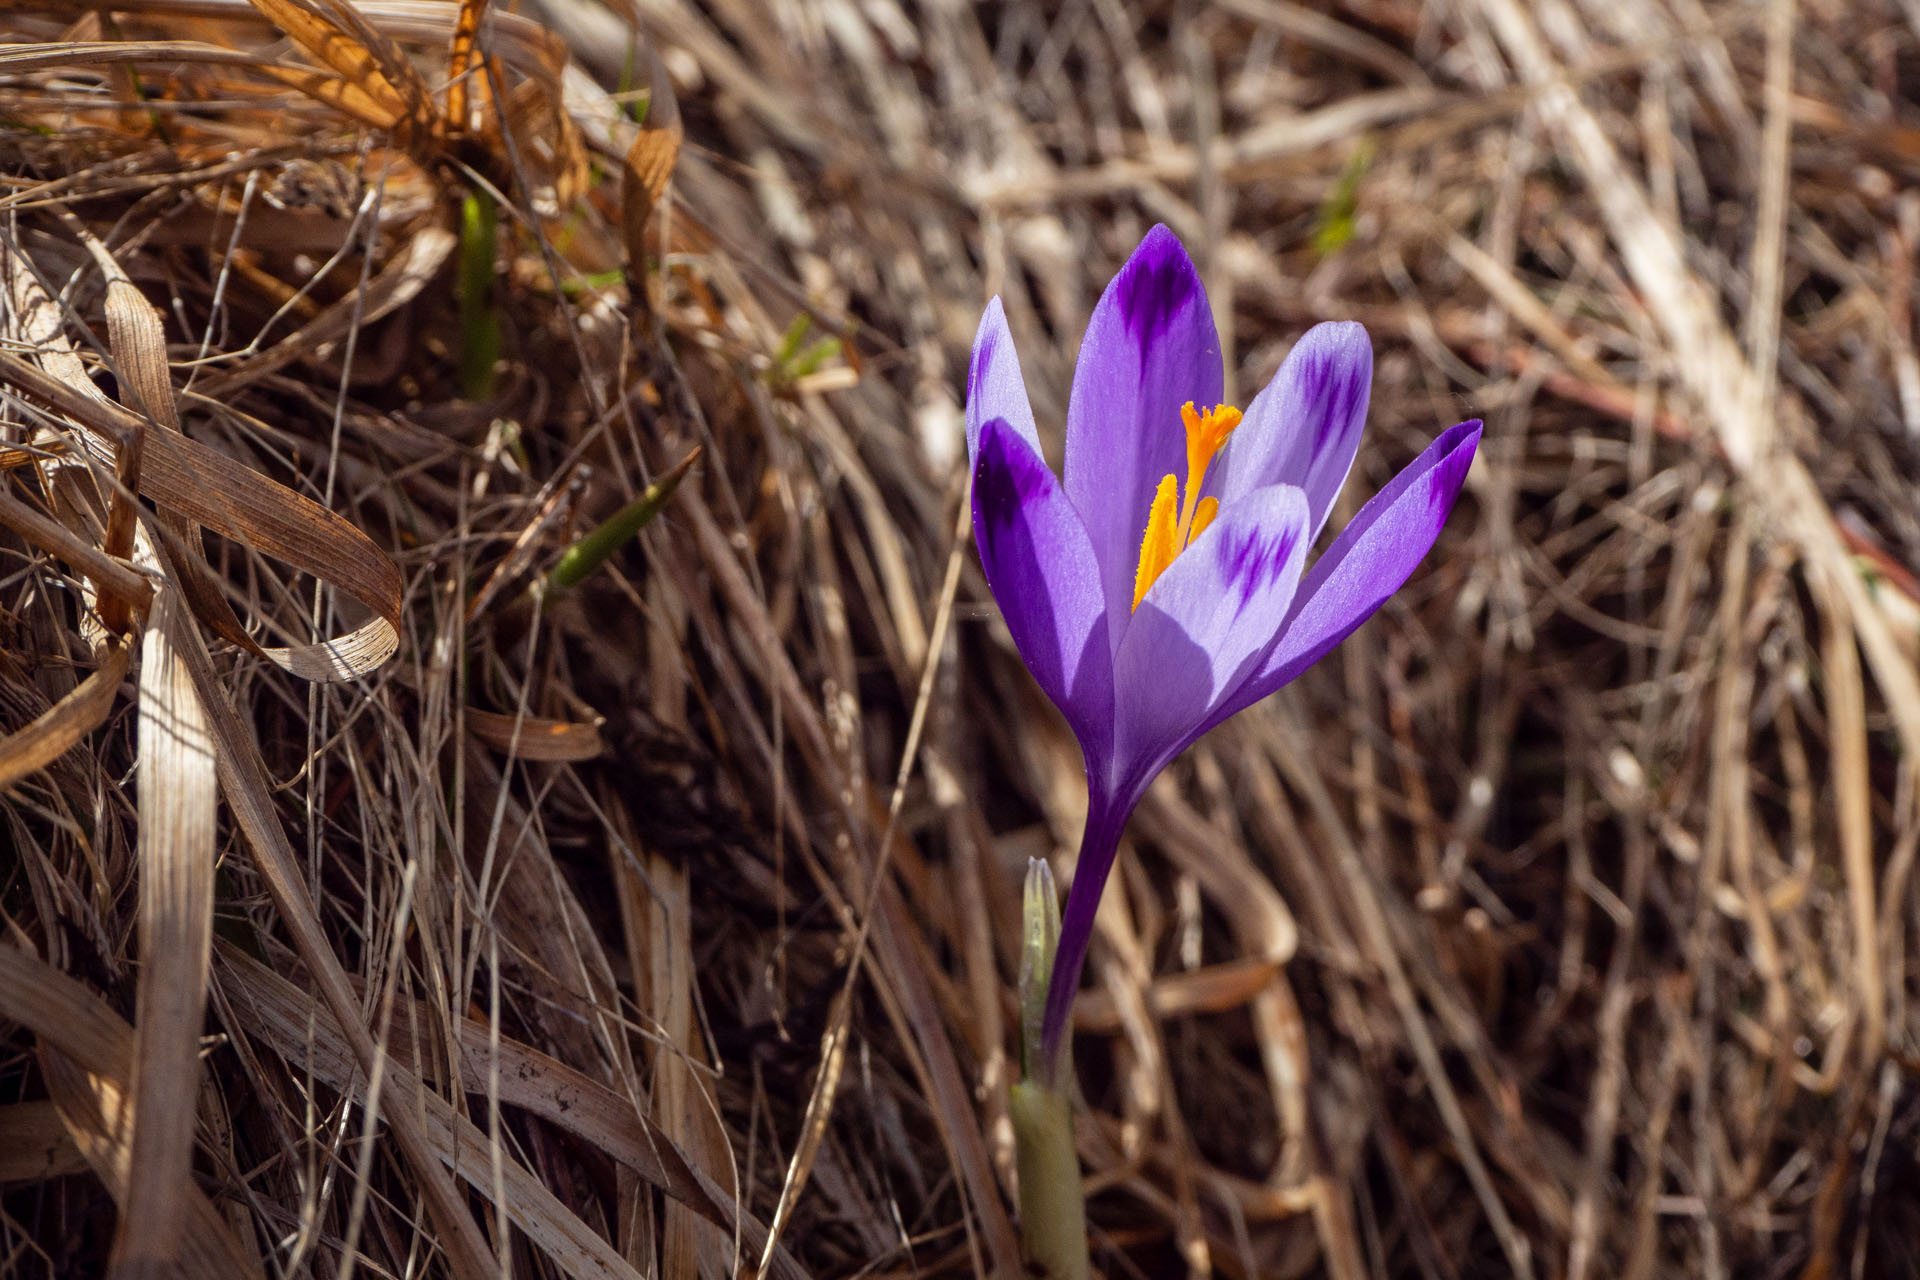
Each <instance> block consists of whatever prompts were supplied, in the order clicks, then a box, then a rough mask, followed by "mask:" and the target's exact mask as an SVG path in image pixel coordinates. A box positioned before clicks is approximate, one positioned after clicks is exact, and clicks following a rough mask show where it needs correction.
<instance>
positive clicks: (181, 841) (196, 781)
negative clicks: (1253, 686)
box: [111, 591, 218, 1280]
mask: <svg viewBox="0 0 1920 1280" xmlns="http://www.w3.org/2000/svg"><path fill="white" fill-rule="evenodd" d="M191 626H192V622H191V620H190V618H189V616H188V614H187V612H186V609H185V606H184V602H182V601H181V600H180V599H179V598H178V597H177V596H176V595H175V594H174V593H172V592H169V591H162V592H161V593H160V595H159V598H158V599H157V600H156V601H155V607H154V611H153V617H152V619H151V621H150V622H149V624H148V627H147V631H146V638H145V642H144V644H143V645H142V650H141V657H140V693H139V716H140V720H139V735H140V736H139V748H138V750H139V774H138V779H137V784H138V797H139V803H140V848H139V886H140V979H139V987H138V994H137V1001H136V1009H137V1013H136V1021H135V1024H134V1056H133V1079H132V1087H131V1090H130V1098H129V1101H130V1102H131V1104H132V1107H133V1111H132V1137H131V1147H132V1150H131V1153H130V1157H129V1167H128V1181H127V1195H126V1197H125V1199H124V1200H122V1202H121V1214H120V1223H119V1229H118V1231H117V1233H116V1235H115V1238H114V1246H113V1261H112V1268H113V1269H112V1272H111V1274H112V1276H113V1277H115V1280H133V1278H135V1277H145V1276H155V1275H160V1274H163V1273H165V1272H167V1271H168V1270H169V1269H170V1268H171V1267H172V1266H173V1265H174V1264H175V1263H176V1262H177V1261H178V1260H179V1259H180V1257H181V1255H182V1250H183V1244H182V1241H181V1239H180V1232H181V1230H182V1228H183V1225H184V1224H185V1222H186V1221H187V1214H186V1192H187V1191H188V1190H189V1189H190V1188H191V1186H192V1181H191V1173H192V1166H193V1135H194V1114H195V1110H196V1104H197V1102H198V1097H199V1091H200V1072H199V1065H200V1031H201V1024H202V1022H203V1021H204V1018H205V1007H206V985H207V961H208V948H209V947H210V946H211V944H212V940H213V853H214V829H215V822H214V817H215V814H214V809H215V800H216V797H217V794H218V788H217V784H216V780H215V776H214V765H213V750H212V742H211V740H210V739H209V737H208V734H207V724H206V716H205V714H204V712H203V711H202V709H201V706H200V699H199V696H198V695H197V694H196V693H195V691H194V688H193V682H192V681H191V680H190V679H189V678H188V676H187V673H186V671H185V670H184V668H183V667H182V665H181V662H180V659H179V656H178V652H177V648H176V646H177V644H178V643H179V636H180V634H181V633H182V632H183V631H184V630H186V629H187V628H190V627H191Z"/></svg>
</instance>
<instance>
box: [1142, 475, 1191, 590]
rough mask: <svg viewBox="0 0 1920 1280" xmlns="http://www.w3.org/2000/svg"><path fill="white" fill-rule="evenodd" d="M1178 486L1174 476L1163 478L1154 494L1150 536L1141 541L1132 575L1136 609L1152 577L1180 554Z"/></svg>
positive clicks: (1149, 525)
mask: <svg viewBox="0 0 1920 1280" xmlns="http://www.w3.org/2000/svg"><path fill="white" fill-rule="evenodd" d="M1176 487H1177V486H1176V482H1175V481H1174V478H1173V477H1172V476H1171V475H1169V476H1165V477H1163V478H1162V479H1161V481H1160V488H1159V490H1158V491H1156V492H1155V493H1154V495H1153V509H1152V510H1151V511H1149V512H1148V513H1147V536H1146V537H1145V538H1143V539H1141V542H1140V568H1139V569H1138V570H1136V571H1135V573H1134V575H1133V607H1134V608H1136V609H1138V608H1139V607H1140V601H1141V600H1142V599H1143V598H1145V596H1146V594H1147V588H1148V587H1150V586H1152V585H1153V580H1154V579H1155V578H1157V577H1159V576H1160V575H1161V574H1162V573H1163V572H1165V571H1166V567H1167V566H1168V565H1170V564H1172V563H1173V558H1174V557H1175V556H1177V555H1179V554H1180V543H1179V536H1180V535H1179V530H1177V529H1176V528H1175V527H1174V523H1173V504H1174V496H1175V489H1176Z"/></svg>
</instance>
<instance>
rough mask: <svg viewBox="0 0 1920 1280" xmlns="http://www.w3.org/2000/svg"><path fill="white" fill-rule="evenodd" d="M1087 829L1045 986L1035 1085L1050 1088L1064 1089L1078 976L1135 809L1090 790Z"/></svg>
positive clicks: (1095, 790) (1034, 1074) (1078, 984)
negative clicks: (1061, 1063) (1122, 836)
mask: <svg viewBox="0 0 1920 1280" xmlns="http://www.w3.org/2000/svg"><path fill="white" fill-rule="evenodd" d="M1088 791H1089V795H1088V798H1087V829H1086V834H1084V835H1083V836H1081V837H1080V860H1079V861H1078V862H1077V863H1076V864H1075V865H1074V871H1073V888H1071V889H1069V890H1068V891H1067V914H1066V919H1065V920H1063V921H1062V922H1061V925H1060V947H1059V951H1058V952H1057V953H1056V954H1055V956H1054V962H1053V972H1052V973H1051V974H1050V975H1049V981H1048V985H1047V1010H1046V1017H1045V1018H1044V1020H1043V1021H1042V1024H1041V1032H1040V1069H1039V1070H1038V1071H1037V1072H1034V1073H1032V1074H1033V1077H1034V1079H1035V1080H1037V1081H1038V1082H1039V1083H1041V1084H1045V1085H1047V1086H1048V1087H1049V1088H1054V1089H1058V1088H1060V1087H1061V1079H1062V1075H1063V1074H1065V1073H1062V1072H1060V1071H1059V1070H1057V1067H1058V1063H1059V1061H1060V1058H1061V1056H1062V1055H1061V1052H1060V1050H1061V1046H1062V1045H1063V1044H1065V1043H1066V1039H1067V1026H1068V1024H1069V1023H1070V1022H1071V1021H1072V1014H1073V998H1074V996H1076V995H1078V994H1079V993H1080V970H1081V967H1082V966H1083V965H1085V964H1086V961H1087V946H1088V944H1089V943H1091V942H1092V941H1093V917H1094V913H1095V912H1096V911H1098V910H1099V907H1100V891H1101V890H1102V889H1104V888H1106V885H1107V873H1108V872H1110V871H1112V870H1113V857H1114V854H1115V853H1116V852H1117V851H1118V850H1119V848H1120V832H1121V830H1122V829H1123V828H1125V826H1126V825H1127V818H1128V816H1129V815H1130V814H1131V813H1132V812H1133V806H1132V804H1130V803H1129V804H1114V803H1112V802H1110V801H1108V800H1107V799H1106V797H1105V795H1104V793H1103V792H1102V791H1100V790H1098V789H1096V788H1094V787H1092V786H1091V785H1089V787H1088Z"/></svg>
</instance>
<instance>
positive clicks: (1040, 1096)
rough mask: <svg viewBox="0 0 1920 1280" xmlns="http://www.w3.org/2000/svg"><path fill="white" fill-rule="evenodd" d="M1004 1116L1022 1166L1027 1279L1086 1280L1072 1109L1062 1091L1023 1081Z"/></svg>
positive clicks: (1083, 1218)
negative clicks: (1010, 1125)
mask: <svg viewBox="0 0 1920 1280" xmlns="http://www.w3.org/2000/svg"><path fill="white" fill-rule="evenodd" d="M1007 1102H1008V1107H1007V1110H1008V1112H1009V1113H1010V1115H1011V1116H1012V1119H1013V1136H1014V1144H1015V1150H1016V1152H1017V1159H1018V1162H1019V1166H1020V1242H1021V1244H1023V1245H1024V1246H1025V1247H1026V1253H1027V1266H1028V1274H1030V1275H1034V1276H1044V1277H1045V1280H1087V1277H1088V1275H1089V1274H1090V1273H1091V1271H1092V1265H1091V1263H1090V1262H1089V1261H1088V1256H1087V1205H1086V1199H1085V1197H1083V1196H1082V1195H1081V1192H1080V1155H1079V1153H1078V1152H1076V1151H1075V1150H1074V1148H1073V1104H1072V1102H1071V1101H1070V1100H1069V1099H1068V1097H1067V1093H1066V1090H1065V1089H1061V1090H1058V1091H1055V1090H1052V1089H1048V1088H1045V1087H1044V1086H1042V1085H1040V1084H1038V1083H1037V1082H1035V1081H1032V1080H1022V1081H1021V1082H1020V1083H1018V1084H1016V1085H1014V1086H1013V1088H1012V1089H1011V1090H1010V1091H1009V1096H1008V1099H1007Z"/></svg>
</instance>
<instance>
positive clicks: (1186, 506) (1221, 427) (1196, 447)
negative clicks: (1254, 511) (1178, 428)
mask: <svg viewBox="0 0 1920 1280" xmlns="http://www.w3.org/2000/svg"><path fill="white" fill-rule="evenodd" d="M1180 421H1181V422H1182V424H1184V425H1185V427H1186V429H1187V484H1186V495H1185V498H1184V500H1183V501H1180V502H1179V508H1180V510H1179V515H1178V518H1177V519H1176V517H1175V514H1174V505H1175V501H1176V496H1177V491H1178V488H1179V480H1178V478H1177V477H1176V476H1174V475H1172V474H1171V473H1169V474H1168V475H1166V476H1163V477H1162V478H1161V480H1160V487H1159V488H1158V489H1157V490H1155V492H1154V495H1153V507H1152V509H1151V510H1150V511H1148V513H1147V532H1146V536H1145V537H1144V538H1143V539H1142V540H1141V542H1140V567H1139V569H1138V570H1136V571H1135V573H1134V575H1133V607H1134V608H1136V609H1138V608H1139V607H1140V601H1141V600H1143V599H1145V598H1146V594H1147V588H1149V587H1151V586H1152V585H1153V583H1154V580H1155V579H1156V578H1158V577H1159V576H1160V575H1161V574H1162V573H1165V572H1166V569H1167V566H1168V565H1170V564H1172V563H1173V561H1174V557H1176V556H1178V555H1179V554H1180V553H1181V552H1182V551H1184V550H1186V548H1187V544H1188V543H1190V542H1192V541H1193V540H1194V539H1195V538H1197V537H1199V536H1200V535H1201V534H1202V533H1204V532H1205V531H1206V528H1207V526H1208V525H1210V524H1212V523H1213V518H1214V516H1216V515H1218V514H1219V512H1220V500H1219V499H1218V498H1202V497H1201V496H1200V486H1201V485H1202V484H1204V483H1205V482H1206V478H1207V465H1208V464H1209V463H1211V462H1212V461H1213V458H1214V455H1215V454H1217V453H1219V452H1220V447H1221V446H1222V445H1224V444H1226V442H1227V437H1228V436H1230V435H1232V434H1233V429H1234V428H1235V427H1237V426H1239V425H1240V411H1239V410H1238V409H1235V408H1234V407H1232V406H1231V405H1224V404H1221V405H1215V406H1214V407H1213V408H1211V409H1209V410H1207V411H1206V412H1205V413H1202V412H1200V411H1199V410H1198V409H1195V408H1194V407H1193V402H1192V401H1188V402H1187V403H1186V404H1185V405H1183V406H1181V409H1180Z"/></svg>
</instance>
